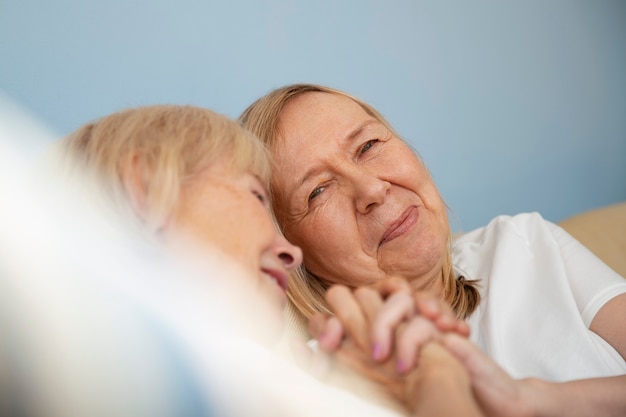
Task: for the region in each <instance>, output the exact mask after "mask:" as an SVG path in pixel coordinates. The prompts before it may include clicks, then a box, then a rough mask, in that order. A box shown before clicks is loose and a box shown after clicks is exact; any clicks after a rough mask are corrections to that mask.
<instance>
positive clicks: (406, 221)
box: [379, 206, 419, 246]
mask: <svg viewBox="0 0 626 417" xmlns="http://www.w3.org/2000/svg"><path fill="white" fill-rule="evenodd" d="M418 218H419V211H418V209H417V207H415V206H411V207H409V208H408V209H406V210H404V212H403V213H402V214H401V215H400V217H398V218H397V219H396V220H395V221H394V222H393V223H391V224H390V225H389V227H388V228H387V230H385V233H384V234H383V237H382V239H381V241H380V244H379V246H380V245H382V244H385V243H387V242H390V241H392V240H394V239H395V238H397V237H399V236H402V235H403V234H404V233H406V232H407V231H408V230H409V229H410V228H411V227H412V226H413V225H414V224H415V223H417V219H418Z"/></svg>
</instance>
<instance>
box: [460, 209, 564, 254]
mask: <svg viewBox="0 0 626 417" xmlns="http://www.w3.org/2000/svg"><path fill="white" fill-rule="evenodd" d="M555 228H558V226H556V225H555V224H554V223H551V222H549V221H547V220H545V219H544V218H543V217H542V216H541V214H539V213H538V212H530V213H520V214H516V215H514V216H510V215H501V216H497V217H495V218H494V219H493V220H491V221H490V222H489V223H488V224H487V225H486V226H484V227H481V228H478V229H475V230H472V231H470V232H467V233H464V234H462V235H460V236H459V237H458V238H456V239H455V240H454V244H453V245H454V246H462V245H466V244H468V243H472V242H474V243H481V244H485V243H488V242H489V241H490V240H493V239H498V238H502V237H505V236H512V237H515V236H517V237H518V238H524V239H527V238H529V237H531V236H533V235H535V234H537V233H540V234H545V233H551V232H552V230H554V229H555Z"/></svg>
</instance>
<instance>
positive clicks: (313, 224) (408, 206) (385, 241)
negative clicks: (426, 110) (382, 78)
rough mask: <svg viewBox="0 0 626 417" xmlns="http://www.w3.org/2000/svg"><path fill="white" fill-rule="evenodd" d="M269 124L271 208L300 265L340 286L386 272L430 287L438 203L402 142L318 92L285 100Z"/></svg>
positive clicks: (436, 258)
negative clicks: (273, 128)
mask: <svg viewBox="0 0 626 417" xmlns="http://www.w3.org/2000/svg"><path fill="white" fill-rule="evenodd" d="M279 131H280V136H279V138H278V141H277V142H276V145H275V146H274V149H273V150H272V152H273V156H274V160H275V162H276V167H275V170H274V171H273V179H272V181H273V186H274V187H275V188H276V190H277V192H276V194H277V196H276V197H277V200H276V206H277V213H278V215H279V220H280V222H281V224H283V226H284V228H285V234H286V236H287V237H288V238H289V239H290V240H291V241H292V242H294V244H296V245H298V246H300V247H301V248H302V250H303V252H304V257H305V261H304V263H305V266H306V267H307V269H308V270H309V271H311V272H312V273H314V274H315V275H317V276H319V277H320V278H323V279H324V280H326V281H328V282H332V283H343V284H347V285H350V286H356V285H360V284H365V285H366V284H371V283H373V282H376V281H377V280H379V279H381V278H383V277H385V276H391V275H401V276H404V277H406V278H408V279H410V280H411V282H412V283H413V284H414V286H415V287H416V288H426V287H429V286H431V285H439V280H436V278H439V277H440V276H441V275H440V274H441V268H442V265H443V259H444V254H445V251H446V246H447V241H448V234H449V226H448V220H447V214H446V208H445V205H444V203H443V201H442V199H441V197H440V195H439V192H438V191H437V188H436V187H435V185H434V183H433V181H432V179H431V177H430V175H429V173H428V172H427V170H426V168H425V167H424V165H423V164H422V162H421V161H420V160H419V159H418V158H417V156H416V155H415V153H414V152H413V151H412V150H411V149H410V148H409V147H408V146H407V145H406V144H405V143H404V142H403V141H402V140H400V139H399V138H397V137H395V136H394V135H393V134H392V133H391V132H390V131H389V130H388V129H387V128H385V126H384V125H383V124H382V123H380V122H378V121H377V120H376V119H375V118H373V117H372V116H370V115H368V114H367V113H366V112H365V111H364V110H363V109H362V108H361V107H360V106H359V105H358V104H357V103H356V102H354V101H352V100H350V99H349V98H346V97H343V96H341V95H337V94H329V93H320V92H314V93H304V94H302V95H300V96H298V97H296V98H294V99H292V100H291V101H290V102H289V103H288V104H287V106H286V107H285V108H284V109H283V111H282V113H281V115H280V121H279ZM431 288H433V287H431ZM435 289H436V288H435Z"/></svg>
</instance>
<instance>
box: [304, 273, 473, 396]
mask: <svg viewBox="0 0 626 417" xmlns="http://www.w3.org/2000/svg"><path fill="white" fill-rule="evenodd" d="M326 299H327V301H328V303H329V305H330V307H331V308H332V310H333V312H334V315H333V316H331V315H324V314H321V313H320V314H317V315H315V316H313V317H312V318H311V320H310V322H309V331H310V333H311V335H312V336H313V337H315V338H316V339H317V341H318V344H319V347H320V349H321V350H322V351H323V352H326V353H331V352H332V360H333V361H334V363H338V364H341V365H342V366H347V367H348V368H350V369H352V370H353V371H356V372H358V373H360V374H362V375H363V376H365V377H366V378H368V379H369V380H372V381H375V382H378V383H379V384H381V385H382V386H384V387H385V388H386V389H387V390H388V391H389V393H390V394H392V395H393V396H395V397H396V398H397V399H398V400H400V401H401V402H402V403H403V404H404V405H405V406H407V407H409V408H413V406H414V403H415V401H416V393H415V391H416V390H417V389H419V387H418V386H417V385H416V384H419V383H420V381H422V380H423V378H424V377H425V373H424V372H417V368H416V365H417V364H418V362H424V361H427V363H428V364H430V365H432V366H430V368H427V369H432V370H435V371H436V372H437V373H441V374H442V376H443V373H444V372H447V371H444V369H448V370H450V367H453V368H454V369H453V370H452V371H453V372H452V374H454V375H455V378H457V376H458V375H460V376H461V378H462V383H463V384H465V386H466V387H469V377H467V375H466V373H465V370H464V369H463V367H462V366H461V365H460V363H458V362H457V361H456V360H455V359H454V358H453V357H452V356H451V355H450V354H449V353H448V352H447V351H445V349H444V348H443V347H441V345H438V343H437V342H439V341H440V340H441V338H442V337H443V335H445V334H449V333H455V334H457V335H460V336H461V337H464V338H466V337H467V336H469V332H470V329H469V326H468V325H467V323H465V322H464V321H462V320H458V319H457V318H456V317H455V314H454V312H453V311H452V309H451V308H450V307H449V306H448V304H446V303H445V302H444V301H442V300H440V299H439V298H437V297H435V296H434V295H432V294H430V293H427V292H414V291H413V290H412V289H411V288H410V286H409V284H408V283H407V282H406V281H405V280H404V279H400V278H389V279H386V280H383V281H381V282H379V283H377V284H375V285H372V286H369V287H360V288H357V289H354V290H353V289H350V288H348V287H345V286H342V285H335V286H333V287H331V288H330V289H329V291H328V292H327V294H326ZM433 342H434V343H433ZM422 351H424V352H426V351H428V354H426V355H423V354H422ZM318 362H319V361H318ZM326 363H327V362H326ZM318 367H319V365H318ZM314 372H317V374H318V375H319V374H320V373H324V372H326V370H322V371H320V369H317V370H316V371H314Z"/></svg>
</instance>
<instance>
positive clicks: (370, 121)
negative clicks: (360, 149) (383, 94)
mask: <svg viewBox="0 0 626 417" xmlns="http://www.w3.org/2000/svg"><path fill="white" fill-rule="evenodd" d="M373 124H381V125H382V123H381V122H380V121H379V120H376V119H374V118H373V117H372V118H371V119H367V120H366V121H365V122H363V123H361V124H360V125H358V126H357V127H356V129H354V130H353V131H352V132H350V134H348V136H346V138H345V140H343V141H344V142H350V141H352V140H354V138H356V137H358V136H359V135H361V134H362V133H363V131H364V130H365V129H366V128H367V127H369V126H370V125H373ZM318 171H319V169H318V168H316V167H312V168H310V169H309V170H307V171H306V172H305V173H304V175H303V176H302V179H300V181H299V182H298V183H297V184H296V190H299V189H300V187H302V186H303V185H304V184H305V183H306V182H307V181H308V180H309V178H311V177H313V176H315V175H317V172H318Z"/></svg>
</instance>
